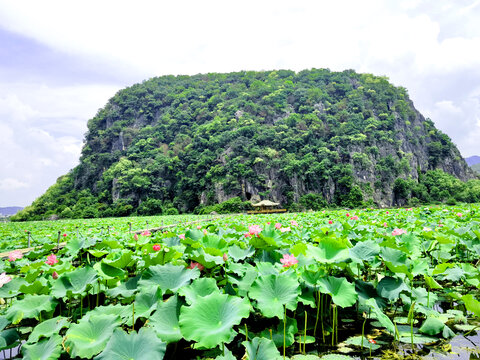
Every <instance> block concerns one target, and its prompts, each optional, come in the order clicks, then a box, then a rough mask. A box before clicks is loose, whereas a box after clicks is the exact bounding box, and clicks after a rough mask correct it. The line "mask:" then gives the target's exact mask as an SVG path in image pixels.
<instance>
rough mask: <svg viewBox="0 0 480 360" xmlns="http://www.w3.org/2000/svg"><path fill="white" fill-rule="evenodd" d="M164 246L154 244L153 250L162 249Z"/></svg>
mask: <svg viewBox="0 0 480 360" xmlns="http://www.w3.org/2000/svg"><path fill="white" fill-rule="evenodd" d="M161 248H162V247H161V246H160V245H159V244H155V245H153V251H160V249H161Z"/></svg>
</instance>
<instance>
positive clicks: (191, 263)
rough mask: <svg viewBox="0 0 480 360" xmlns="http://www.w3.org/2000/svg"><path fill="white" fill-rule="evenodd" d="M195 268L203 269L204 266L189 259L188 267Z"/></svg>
mask: <svg viewBox="0 0 480 360" xmlns="http://www.w3.org/2000/svg"><path fill="white" fill-rule="evenodd" d="M195 268H198V270H200V271H202V270H203V269H205V266H203V265H202V264H200V263H198V262H193V261H191V262H190V265H189V266H188V269H195Z"/></svg>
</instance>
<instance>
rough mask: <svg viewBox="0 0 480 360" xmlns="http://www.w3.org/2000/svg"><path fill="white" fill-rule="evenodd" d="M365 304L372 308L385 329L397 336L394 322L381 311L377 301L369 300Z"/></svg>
mask: <svg viewBox="0 0 480 360" xmlns="http://www.w3.org/2000/svg"><path fill="white" fill-rule="evenodd" d="M365 303H366V304H367V305H369V306H370V307H371V308H372V310H373V313H374V314H375V317H376V318H377V320H378V321H379V322H380V324H381V325H382V326H383V327H385V328H386V329H387V330H388V331H389V332H390V333H392V334H396V330H395V325H394V324H393V322H392V320H390V319H389V317H388V316H387V315H385V314H384V313H383V311H382V310H380V308H379V307H378V304H377V302H376V301H375V299H373V298H372V299H368V300H367V301H365Z"/></svg>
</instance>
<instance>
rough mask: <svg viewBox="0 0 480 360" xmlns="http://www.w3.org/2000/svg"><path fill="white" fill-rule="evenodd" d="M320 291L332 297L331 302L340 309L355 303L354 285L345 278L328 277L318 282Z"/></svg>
mask: <svg viewBox="0 0 480 360" xmlns="http://www.w3.org/2000/svg"><path fill="white" fill-rule="evenodd" d="M319 285H320V291H321V292H322V293H325V294H330V295H331V296H332V300H333V302H334V303H335V304H336V305H338V306H341V307H349V306H352V305H353V304H355V302H356V301H357V297H358V295H357V292H356V291H355V284H352V283H350V282H348V280H347V279H345V278H336V277H333V276H328V277H326V278H321V279H320V280H319Z"/></svg>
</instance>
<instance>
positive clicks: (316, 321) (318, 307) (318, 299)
mask: <svg viewBox="0 0 480 360" xmlns="http://www.w3.org/2000/svg"><path fill="white" fill-rule="evenodd" d="M320 296H321V295H320V290H318V291H317V318H316V319H315V327H314V328H313V336H314V337H316V336H317V324H318V315H319V314H320Z"/></svg>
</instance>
